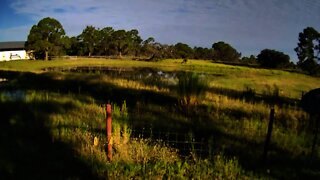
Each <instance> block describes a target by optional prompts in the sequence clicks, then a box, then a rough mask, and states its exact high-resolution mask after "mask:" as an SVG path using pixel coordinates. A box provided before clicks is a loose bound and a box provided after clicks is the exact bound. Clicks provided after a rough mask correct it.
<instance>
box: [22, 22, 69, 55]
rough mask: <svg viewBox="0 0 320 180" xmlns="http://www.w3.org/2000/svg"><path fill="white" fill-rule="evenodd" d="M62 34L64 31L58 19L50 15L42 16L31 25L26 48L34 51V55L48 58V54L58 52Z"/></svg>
mask: <svg viewBox="0 0 320 180" xmlns="http://www.w3.org/2000/svg"><path fill="white" fill-rule="evenodd" d="M64 35H65V31H64V29H63V27H62V25H61V24H60V22H59V21H57V20H56V19H53V18H50V17H47V18H44V19H42V20H40V21H39V22H38V24H37V25H33V26H32V28H31V30H30V33H29V35H28V40H27V43H26V49H27V50H32V51H34V53H35V56H36V57H39V58H44V59H45V60H48V59H49V54H50V55H57V54H59V52H60V50H61V49H60V48H61V45H62V44H61V43H62V41H61V39H62V38H63V37H64Z"/></svg>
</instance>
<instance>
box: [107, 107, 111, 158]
mask: <svg viewBox="0 0 320 180" xmlns="http://www.w3.org/2000/svg"><path fill="white" fill-rule="evenodd" d="M106 115H107V117H106V136H107V158H108V161H111V160H112V139H111V135H112V132H111V129H112V116H111V105H110V104H107V106H106Z"/></svg>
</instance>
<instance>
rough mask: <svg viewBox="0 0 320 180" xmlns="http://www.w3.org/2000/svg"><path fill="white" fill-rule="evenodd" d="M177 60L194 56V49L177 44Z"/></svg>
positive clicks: (175, 48) (175, 47)
mask: <svg viewBox="0 0 320 180" xmlns="http://www.w3.org/2000/svg"><path fill="white" fill-rule="evenodd" d="M174 50H175V54H176V58H182V59H188V58H192V56H193V49H192V48H191V47H189V46H188V45H187V44H184V43H181V42H180V43H177V44H176V45H174Z"/></svg>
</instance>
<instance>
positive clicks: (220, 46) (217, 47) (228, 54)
mask: <svg viewBox="0 0 320 180" xmlns="http://www.w3.org/2000/svg"><path fill="white" fill-rule="evenodd" d="M212 49H213V52H214V59H215V60H220V61H226V62H232V61H238V60H239V59H240V57H241V53H238V52H237V50H236V49H234V48H233V47H232V46H231V45H230V44H228V43H225V42H222V41H220V42H217V43H214V44H213V45H212Z"/></svg>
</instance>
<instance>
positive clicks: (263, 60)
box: [257, 49, 290, 68]
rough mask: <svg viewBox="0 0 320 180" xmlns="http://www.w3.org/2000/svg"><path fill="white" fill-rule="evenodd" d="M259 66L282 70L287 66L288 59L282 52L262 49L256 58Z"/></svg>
mask: <svg viewBox="0 0 320 180" xmlns="http://www.w3.org/2000/svg"><path fill="white" fill-rule="evenodd" d="M257 60H258V62H259V64H260V65H261V66H262V67H266V68H284V67H286V66H288V64H289V60H290V57H289V56H288V55H286V54H284V53H283V52H279V51H276V50H271V49H264V50H262V51H261V52H260V54H259V55H258V58H257Z"/></svg>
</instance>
